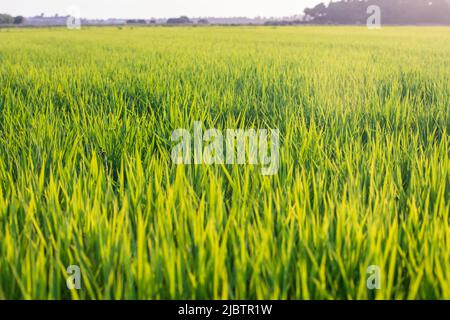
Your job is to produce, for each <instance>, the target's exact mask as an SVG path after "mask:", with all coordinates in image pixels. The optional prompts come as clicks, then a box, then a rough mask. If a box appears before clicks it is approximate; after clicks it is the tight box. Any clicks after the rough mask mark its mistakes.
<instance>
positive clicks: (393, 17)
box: [304, 0, 450, 24]
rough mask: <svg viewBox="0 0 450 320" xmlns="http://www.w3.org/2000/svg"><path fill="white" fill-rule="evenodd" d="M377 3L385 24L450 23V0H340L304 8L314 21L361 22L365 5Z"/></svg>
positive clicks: (331, 22)
mask: <svg viewBox="0 0 450 320" xmlns="http://www.w3.org/2000/svg"><path fill="white" fill-rule="evenodd" d="M371 5H377V6H379V7H380V9H381V20H382V23H384V24H450V0H343V1H338V2H333V1H331V2H330V3H329V4H328V6H326V5H325V4H323V3H320V4H318V5H316V6H315V7H314V8H307V9H305V11H304V13H305V16H306V19H307V21H309V22H310V23H317V24H364V23H366V21H367V17H368V14H367V8H368V7H369V6H371Z"/></svg>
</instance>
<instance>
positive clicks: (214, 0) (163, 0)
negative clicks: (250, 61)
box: [0, 0, 320, 19]
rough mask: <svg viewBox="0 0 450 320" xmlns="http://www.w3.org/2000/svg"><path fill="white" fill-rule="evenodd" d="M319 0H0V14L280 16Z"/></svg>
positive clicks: (299, 9) (139, 16)
mask: <svg viewBox="0 0 450 320" xmlns="http://www.w3.org/2000/svg"><path fill="white" fill-rule="evenodd" d="M319 2H320V0H0V13H9V14H11V15H23V16H27V17H28V16H35V15H39V14H41V13H44V14H45V15H46V16H49V15H55V14H56V13H58V14H59V15H66V14H68V13H70V12H72V11H71V7H73V6H75V7H77V8H79V10H80V13H81V17H83V18H101V19H106V18H152V17H155V18H168V17H175V16H180V15H187V16H189V17H212V16H214V17H236V16H246V17H257V16H261V17H283V16H292V15H295V14H301V13H302V12H303V10H304V9H305V8H306V7H310V6H313V5H315V4H317V3H319Z"/></svg>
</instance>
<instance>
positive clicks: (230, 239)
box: [0, 27, 450, 299]
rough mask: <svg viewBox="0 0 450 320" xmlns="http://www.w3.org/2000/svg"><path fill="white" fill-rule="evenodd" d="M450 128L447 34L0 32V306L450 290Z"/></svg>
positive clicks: (413, 295) (427, 295)
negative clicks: (234, 141) (204, 161)
mask: <svg viewBox="0 0 450 320" xmlns="http://www.w3.org/2000/svg"><path fill="white" fill-rule="evenodd" d="M195 121H202V123H203V125H204V127H205V128H218V129H220V130H225V129H227V128H230V129H237V128H243V129H249V128H255V129H257V128H272V129H279V130H280V139H281V140H280V168H279V171H278V173H277V174H276V175H274V176H263V175H261V174H260V170H259V168H258V167H257V166H252V165H236V166H234V165H212V166H207V165H191V166H189V165H185V166H175V165H174V164H173V163H172V161H171V158H170V155H171V148H172V142H171V140H170V138H171V133H172V131H173V130H175V129H178V128H186V129H190V128H192V126H193V123H194V122H195ZM449 133H450V29H449V28H438V27H432V28H431V27H428V28H417V27H416V28H413V27H411V28H410V27H404V28H384V29H382V30H380V31H369V30H367V29H366V28H362V27H361V28H357V27H298V28H294V27H286V28H272V27H259V28H258V27H255V28H251V27H239V28H238V27H236V28H232V27H230V28H225V27H223V28H222V27H217V28H216V27H214V28H213V27H211V28H209V27H206V28H123V29H118V28H84V29H82V30H80V31H73V30H65V29H14V30H13V29H10V30H8V29H0V299H16V298H18V299H69V298H73V299H172V298H179V299H185V298H186V299H195V298H203V299H205V298H208V299H220V298H230V299H261V298H264V299H373V298H377V299H434V298H437V299H450V225H449V211H450V152H449V148H450V137H449ZM69 265H79V266H80V267H81V272H82V289H81V290H78V291H69V290H68V289H67V287H66V276H67V274H66V268H67V266H69ZM370 265H377V266H379V267H380V270H381V289H380V290H376V291H370V290H368V289H367V287H366V279H367V274H366V270H367V268H368V267H369V266H370Z"/></svg>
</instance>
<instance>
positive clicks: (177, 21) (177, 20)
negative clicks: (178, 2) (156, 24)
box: [167, 16, 192, 24]
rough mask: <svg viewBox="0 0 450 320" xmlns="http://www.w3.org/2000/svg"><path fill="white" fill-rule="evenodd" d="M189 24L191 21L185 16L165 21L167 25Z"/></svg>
mask: <svg viewBox="0 0 450 320" xmlns="http://www.w3.org/2000/svg"><path fill="white" fill-rule="evenodd" d="M189 23H192V21H191V19H189V18H188V17H186V16H181V17H179V18H170V19H168V20H167V24H189Z"/></svg>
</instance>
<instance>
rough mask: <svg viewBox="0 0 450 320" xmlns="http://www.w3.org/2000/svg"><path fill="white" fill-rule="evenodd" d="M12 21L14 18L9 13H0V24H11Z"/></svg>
mask: <svg viewBox="0 0 450 320" xmlns="http://www.w3.org/2000/svg"><path fill="white" fill-rule="evenodd" d="M12 23H14V18H13V17H12V16H10V15H9V14H4V13H0V24H12Z"/></svg>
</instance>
